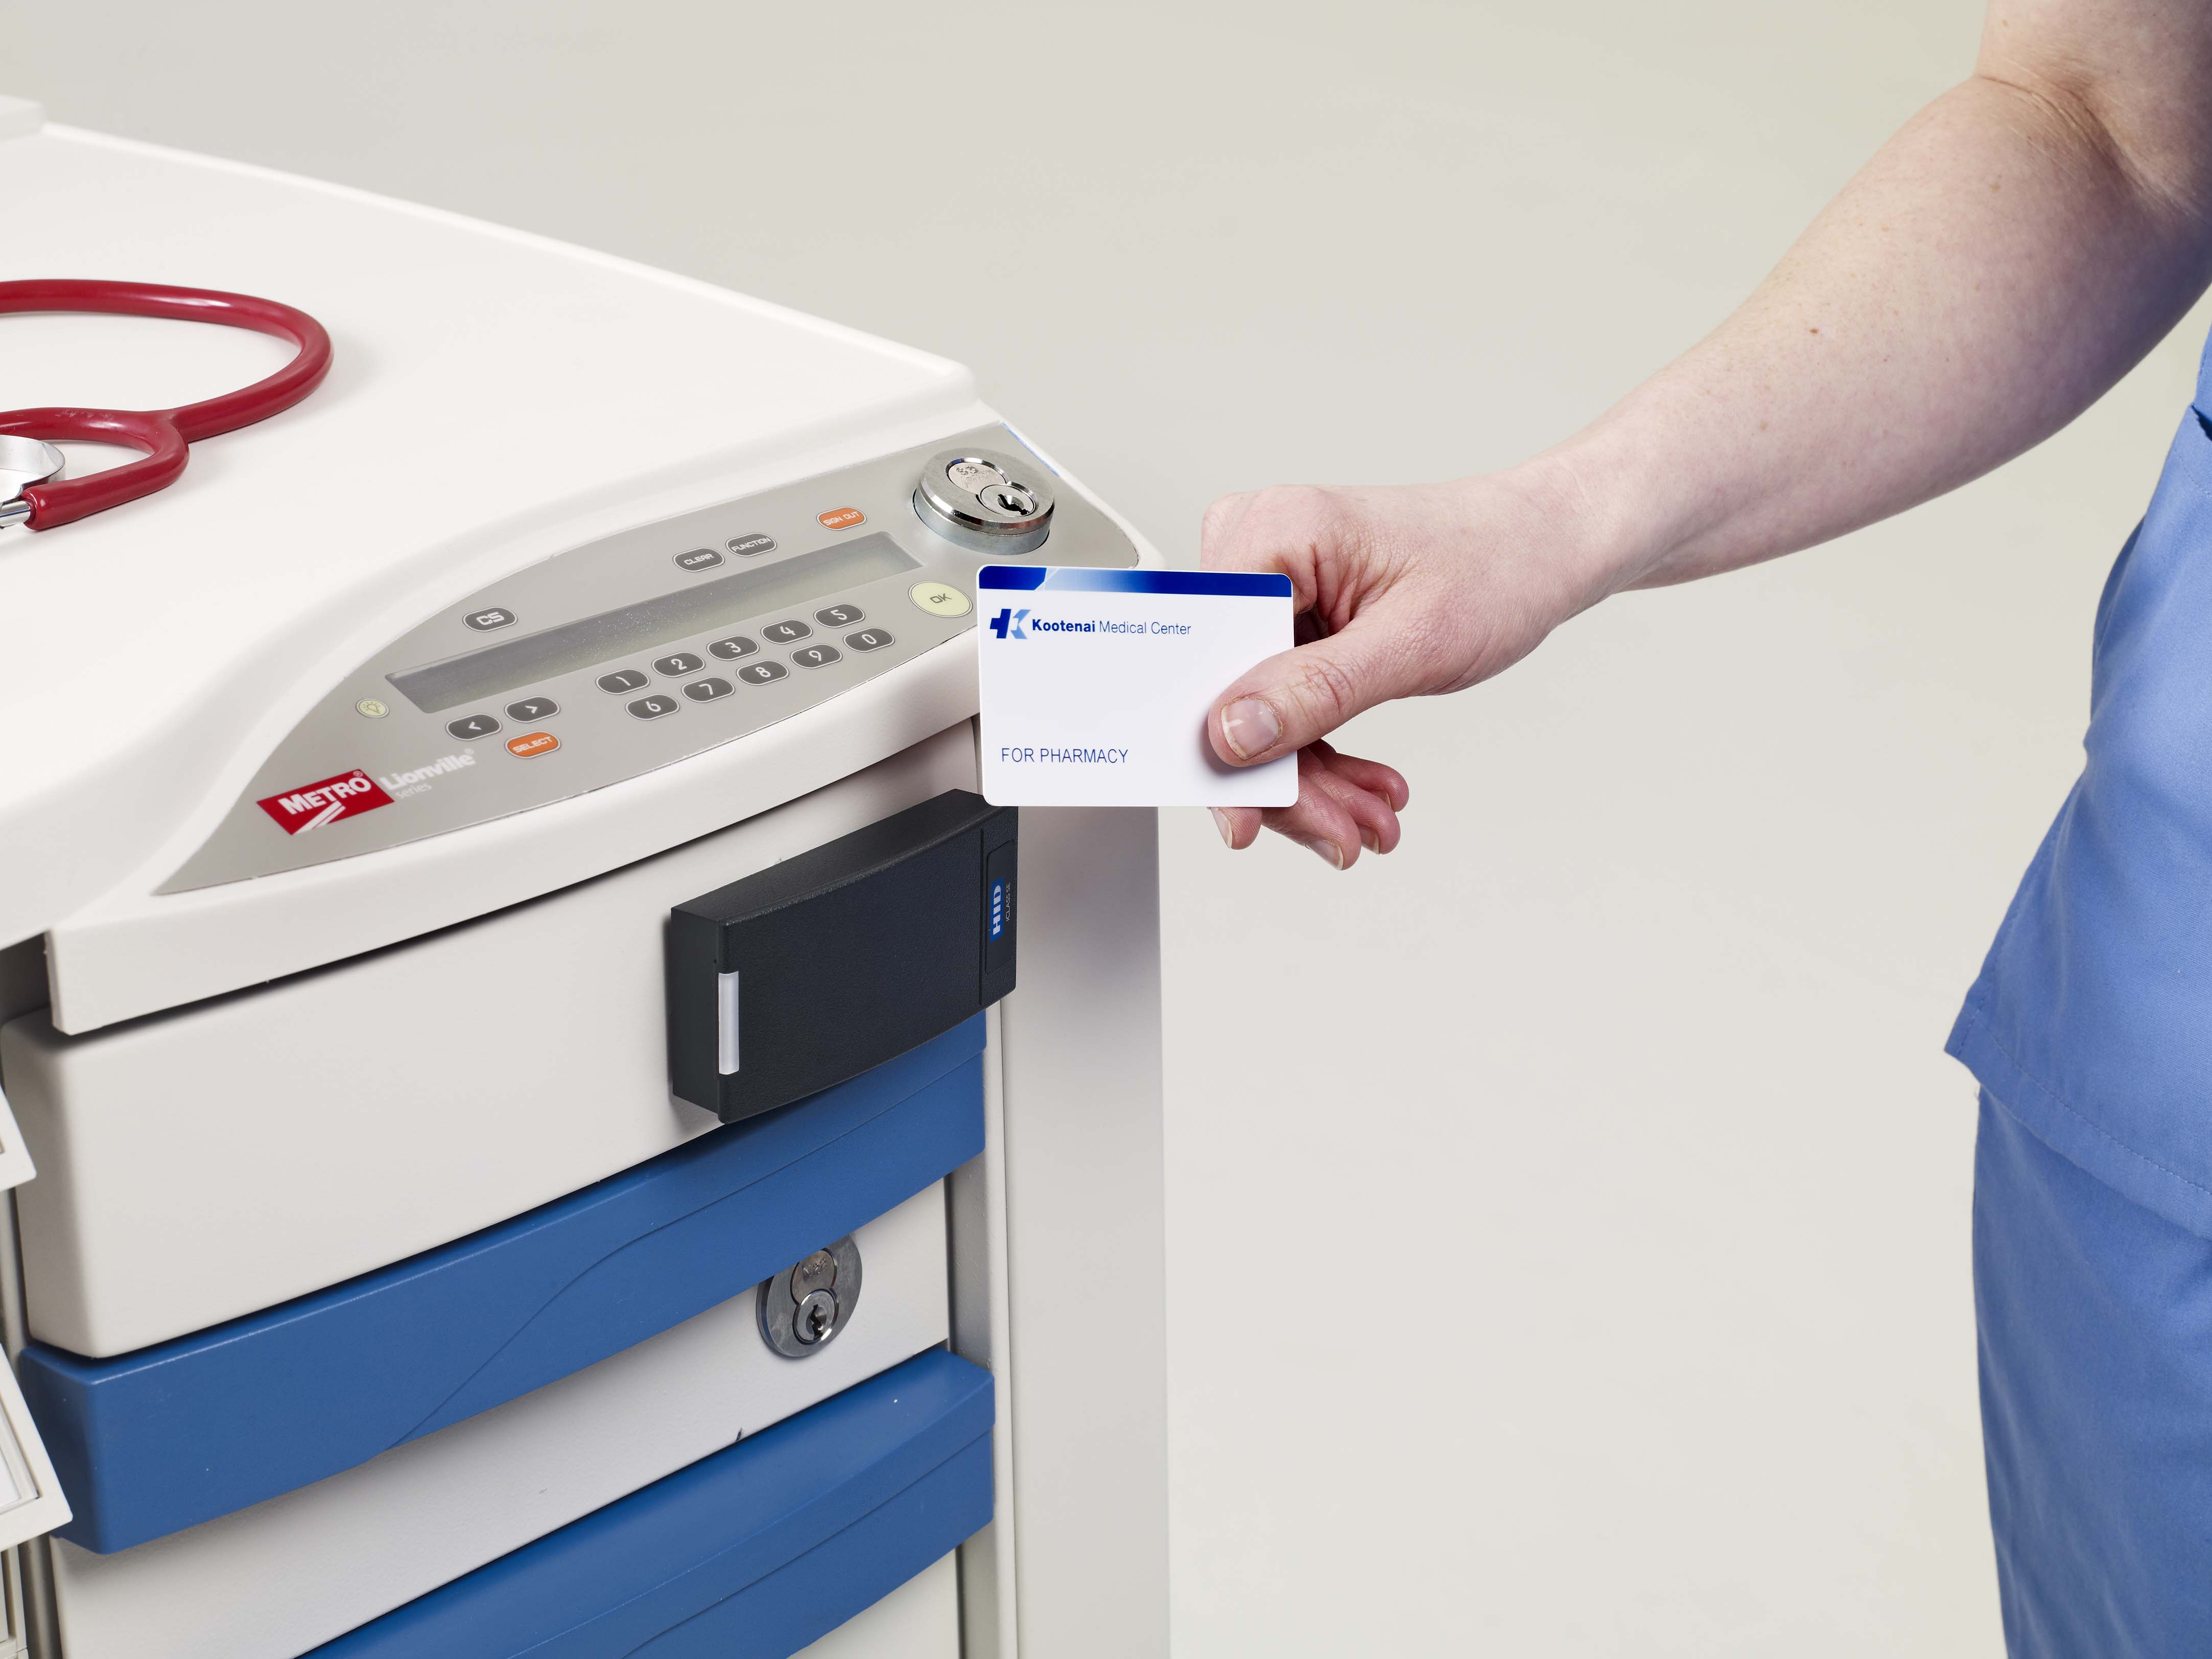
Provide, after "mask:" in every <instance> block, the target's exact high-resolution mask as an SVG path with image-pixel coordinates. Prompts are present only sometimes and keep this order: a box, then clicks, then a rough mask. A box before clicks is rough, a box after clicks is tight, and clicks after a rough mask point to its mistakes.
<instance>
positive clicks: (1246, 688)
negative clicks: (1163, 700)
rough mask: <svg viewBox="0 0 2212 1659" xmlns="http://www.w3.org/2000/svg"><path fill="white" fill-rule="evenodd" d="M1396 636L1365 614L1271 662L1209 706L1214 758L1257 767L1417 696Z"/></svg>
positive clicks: (1208, 724)
mask: <svg viewBox="0 0 2212 1659" xmlns="http://www.w3.org/2000/svg"><path fill="white" fill-rule="evenodd" d="M1414 680H1415V675H1414V672H1413V662H1412V660H1411V658H1410V654H1409V653H1407V650H1406V649H1405V647H1404V644H1403V642H1402V641H1401V638H1400V635H1399V630H1397V629H1393V628H1392V627H1390V626H1389V623H1388V622H1387V621H1386V620H1385V619H1384V618H1383V617H1380V616H1377V615H1376V614H1375V613H1374V612H1372V611H1370V612H1369V613H1367V614H1366V615H1364V616H1362V617H1356V618H1354V619H1353V621H1352V623H1350V624H1349V625H1348V626H1346V628H1345V629H1343V630H1342V631H1341V632H1340V633H1335V634H1331V635H1328V637H1327V638H1326V639H1321V640H1316V641H1314V642H1313V643H1312V644H1310V645H1301V646H1298V647H1296V648H1295V649H1293V650H1290V651H1285V652H1284V653H1281V654H1280V655H1279V656H1273V657H1270V658H1268V659H1267V661H1265V662H1263V663H1261V665H1259V666H1258V667H1256V668H1255V669H1253V670H1252V671H1251V672H1250V673H1249V674H1246V675H1245V676H1244V677H1243V678H1242V679H1240V680H1238V681H1237V683H1236V684H1234V685H1232V686H1231V687H1230V688H1229V689H1228V690H1226V691H1225V692H1223V693H1222V694H1221V696H1219V697H1218V698H1216V699H1215V700H1214V704H1213V708H1212V711H1211V712H1209V713H1208V714H1207V715H1206V737H1207V738H1208V739H1209V740H1210V741H1211V742H1212V744H1213V750H1214V752H1215V753H1216V754H1218V755H1219V756H1220V757H1221V758H1222V759H1223V760H1225V761H1226V762H1227V763H1229V764H1230V765H1231V766H1256V765H1258V764H1259V763H1261V762H1262V761H1271V760H1273V759H1275V758H1276V757H1278V756H1281V755H1287V754H1291V753H1292V752H1293V751H1294V750H1299V749H1303V748H1304V747H1305V746H1306V744H1310V743H1311V742H1313V741H1314V740H1315V739H1316V738H1322V737H1326V736H1328V733H1330V732H1334V730H1335V729H1336V728H1337V727H1338V726H1341V725H1343V724H1344V723H1345V721H1346V720H1350V719H1351V718H1352V716H1353V715H1354V714H1358V713H1359V712H1360V711H1361V710H1363V709H1367V708H1373V707H1374V706H1375V705H1376V703H1378V702H1389V700H1390V699H1391V698H1393V697H1402V696H1409V695H1411V694H1412V693H1413V692H1414V691H1416V690H1419V689H1420V688H1419V686H1417V685H1416V684H1414Z"/></svg>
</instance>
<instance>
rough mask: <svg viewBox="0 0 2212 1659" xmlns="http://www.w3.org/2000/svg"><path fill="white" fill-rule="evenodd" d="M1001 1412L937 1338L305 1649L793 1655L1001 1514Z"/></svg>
mask: <svg viewBox="0 0 2212 1659" xmlns="http://www.w3.org/2000/svg"><path fill="white" fill-rule="evenodd" d="M993 1410H994V1406H993V1398H992V1390H991V1378H990V1375H989V1373H987V1372H986V1371H982V1370H978V1369H977V1368H976V1367H975V1366H973V1365H971V1364H969V1363H968V1362H967V1361H965V1360H963V1359H956V1358H953V1357H952V1356H951V1354H949V1353H946V1352H944V1351H943V1350H942V1349H932V1350H931V1351H930V1352H927V1353H925V1354H921V1355H920V1356H918V1357H916V1358H913V1359H910V1360H908V1361H907V1363H906V1364H903V1365H900V1366H897V1367H896V1368H895V1369H894V1370H888V1371H886V1372H884V1374H883V1375H882V1376H878V1377H874V1378H872V1379H871V1380H870V1381H868V1382H866V1383H861V1384H860V1386H859V1387H857V1388H853V1389H847V1390H846V1391H845V1392H844V1393H843V1394H841V1395H837V1396H836V1397H835V1398H834V1399H831V1400H827V1401H823V1403H822V1404H821V1405H819V1406H817V1407H813V1408H812V1409H811V1410H809V1411H805V1412H801V1413H799V1415H798V1416H796V1417H792V1418H787V1419H785V1420H784V1421H783V1422H781V1423H779V1424H777V1425H775V1427H774V1428H771V1429H769V1430H766V1431H763V1432H762V1433H761V1434H758V1435H756V1436H755V1437H752V1438H751V1439H750V1440H743V1441H740V1442H738V1444H736V1445H734V1446H732V1447H731V1448H730V1449H728V1450H726V1451H720V1452H717V1453H715V1454H714V1455H713V1456H712V1457H707V1458H702V1459H701V1460H700V1461H699V1462H696V1463H694V1464H692V1465H691V1467H690V1468H686V1469H679V1470H678V1471H677V1472H676V1473H675V1474H671V1475H670V1476H668V1477H667V1479H665V1480H659V1481H656V1482H654V1483H653V1485H652V1486H647V1487H646V1488H645V1489H644V1490H643V1491H641V1492H634V1493H632V1494H631V1495H630V1496H629V1497H628V1498H623V1499H622V1500H621V1501H620V1502H618V1503H614V1504H608V1505H607V1507H606V1508H605V1509H603V1510H598V1511H596V1512H595V1513H593V1514H591V1515H587V1516H585V1517H584V1518H583V1519H582V1520H580V1521H577V1522H572V1523H571V1524H570V1525H568V1526H566V1527H563V1528H561V1530H560V1531H558V1532H556V1533H552V1534H549V1535H548V1536H546V1537H544V1538H541V1539H539V1540H538V1541H537V1542H536V1543H534V1544H531V1545H528V1546H526V1547H524V1548H522V1549H519V1550H517V1551H515V1552H514V1553H513V1554H511V1555H507V1556H503V1557H501V1559H499V1560H496V1561H494V1562H492V1563H490V1564H489V1565H487V1566H483V1567H479V1568H478V1569H477V1571H474V1572H472V1573H470V1574H469V1575H468V1576H467V1577H464V1578H458V1579H456V1580H454V1581H453V1583H450V1584H447V1586H445V1587H444V1588H443V1589H437V1590H433V1591H432V1592H431V1593H430V1594H429V1595H425V1596H421V1597H419V1598H417V1599H416V1600H415V1601H410V1602H409V1603H408V1604H407V1605H406V1606H404V1607H399V1608H397V1609H395V1610H394V1611H392V1612H391V1613H386V1614H385V1616H384V1617H383V1618H381V1619H379V1620H375V1621H374V1623H372V1624H368V1625H364V1626H362V1627H361V1628H360V1629H359V1630H356V1631H354V1632H350V1633H349V1634H348V1635H345V1636H342V1637H340V1638H338V1639H337V1641H335V1642H328V1643H325V1644H323V1645H322V1646H321V1647H319V1648H317V1649H316V1650H314V1652H313V1655H311V1656H309V1659H520V1656H523V1655H527V1656H529V1659H626V1656H636V1659H648V1656H649V1659H786V1656H787V1655H790V1654H793V1653H796V1652H797V1651H798V1650H799V1649H801V1648H803V1647H805V1645H806V1644H808V1643H810V1642H811V1641H814V1640H815V1639H816V1638H818V1637H820V1636H823V1634H825V1633H827V1632H829V1631H830V1630H833V1629H835V1628H836V1626H839V1625H841V1624H842V1623H843V1622H844V1621H845V1620H848V1619H849V1618H851V1617H852V1616H853V1615H854V1613H858V1612H860V1610H861V1609H862V1608H863V1607H867V1606H869V1605H870V1604H871V1603H872V1602H874V1601H877V1600H878V1599H880V1598H881V1597H883V1596H884V1595H889V1594H890V1592H891V1591H892V1590H894V1589H897V1588H898V1586H899V1585H901V1584H902V1583H905V1582H906V1581H907V1580H908V1578H911V1577H914V1575H915V1574H916V1573H918V1572H920V1571H921V1570H922V1569H923V1568H924V1567H926V1566H927V1565H930V1563H931V1562H933V1561H935V1560H936V1559H939V1557H940V1556H942V1555H944V1554H945V1553H946V1552H947V1551H948V1550H951V1549H952V1548H953V1547H955V1546H957V1544H959V1543H960V1542H961V1541H963V1539H965V1538H967V1537H969V1535H970V1534H973V1533H975V1531H976V1530H977V1529H979V1528H981V1527H982V1526H983V1525H984V1523H985V1522H988V1521H989V1520H990V1518H991V1420H992V1413H993Z"/></svg>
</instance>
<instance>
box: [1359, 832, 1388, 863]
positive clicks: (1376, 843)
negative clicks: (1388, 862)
mask: <svg viewBox="0 0 2212 1659" xmlns="http://www.w3.org/2000/svg"><path fill="white" fill-rule="evenodd" d="M1359 844H1360V845H1361V846H1362V847H1364V848H1366V849H1367V850H1368V851H1369V852H1370V853H1373V854H1376V855H1377V856H1378V857H1379V856H1380V855H1381V854H1382V851H1383V837H1382V836H1378V835H1376V833H1375V832H1374V831H1373V830H1372V829H1362V830H1361V831H1360V832H1359Z"/></svg>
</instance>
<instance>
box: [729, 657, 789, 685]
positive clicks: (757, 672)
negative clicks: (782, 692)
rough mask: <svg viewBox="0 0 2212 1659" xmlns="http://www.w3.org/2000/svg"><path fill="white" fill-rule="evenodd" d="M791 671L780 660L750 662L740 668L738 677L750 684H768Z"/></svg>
mask: <svg viewBox="0 0 2212 1659" xmlns="http://www.w3.org/2000/svg"><path fill="white" fill-rule="evenodd" d="M790 672H791V671H790V670H789V669H788V668H786V667H785V666H784V665H782V664H781V663H780V662H749V663H747V664H746V665H744V667H743V668H740V669H739V670H738V678H739V679H741V680H743V681H744V683H745V684H748V685H767V684H771V683H772V682H774V681H776V680H780V679H781V678H783V677H784V676H785V675H787V674H788V673H790Z"/></svg>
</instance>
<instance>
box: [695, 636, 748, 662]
mask: <svg viewBox="0 0 2212 1659" xmlns="http://www.w3.org/2000/svg"><path fill="white" fill-rule="evenodd" d="M707 648H708V650H709V651H711V652H713V653H714V654H715V655H716V656H718V657H720V659H722V660H723V661H724V662H735V661H736V660H737V659H738V658H740V657H750V656H751V655H752V653H754V652H756V651H757V650H759V649H760V646H759V644H758V642H757V641H753V640H749V639H747V638H746V637H745V636H744V635H742V634H732V635H730V637H729V638H727V639H726V640H716V641H714V644H712V645H710V646H708V647H707Z"/></svg>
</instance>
